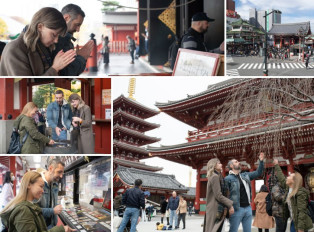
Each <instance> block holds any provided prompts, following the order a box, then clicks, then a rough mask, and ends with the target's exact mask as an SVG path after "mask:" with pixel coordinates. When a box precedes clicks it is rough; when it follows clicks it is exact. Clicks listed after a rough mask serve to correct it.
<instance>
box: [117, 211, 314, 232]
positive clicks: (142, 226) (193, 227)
mask: <svg viewBox="0 0 314 232" xmlns="http://www.w3.org/2000/svg"><path fill="white" fill-rule="evenodd" d="M164 221H166V219H164ZM253 221H254V218H253V220H252V222H253ZM157 222H160V215H158V216H156V217H153V218H152V220H151V221H150V222H142V221H141V222H140V223H139V224H138V226H137V231H138V232H151V231H156V232H157V230H156V223H157ZM203 222H204V216H200V215H194V214H193V215H192V216H191V217H190V216H188V215H187V216H186V229H185V230H183V229H182V225H183V224H182V221H181V223H180V228H179V229H177V230H173V231H176V232H202V231H203V227H202V224H203ZM113 231H114V232H115V231H116V230H115V229H114V230H113ZM228 231H229V222H228V220H225V223H224V227H223V229H222V232H228ZM269 231H270V232H275V231H276V229H275V228H274V229H270V230H269ZM310 231H311V232H313V230H310ZM310 231H309V232H310ZM238 232H243V229H242V226H241V225H240V228H239V230H238ZM252 232H258V229H257V228H256V227H253V226H252ZM286 232H290V220H289V221H288V227H287V230H286Z"/></svg>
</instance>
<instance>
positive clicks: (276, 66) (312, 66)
mask: <svg viewBox="0 0 314 232" xmlns="http://www.w3.org/2000/svg"><path fill="white" fill-rule="evenodd" d="M226 60H227V70H226V75H227V76H263V69H264V57H259V56H248V57H239V56H230V55H228V56H227V59H226ZM267 67H268V74H269V76H314V59H313V57H311V58H310V62H309V66H308V69H306V68H305V64H304V62H301V61H298V60H297V57H291V58H290V59H287V60H281V59H269V60H267Z"/></svg>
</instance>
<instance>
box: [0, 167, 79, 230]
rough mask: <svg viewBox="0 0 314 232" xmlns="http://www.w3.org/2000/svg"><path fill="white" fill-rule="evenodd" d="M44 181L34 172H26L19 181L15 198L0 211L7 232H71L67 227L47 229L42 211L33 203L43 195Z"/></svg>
mask: <svg viewBox="0 0 314 232" xmlns="http://www.w3.org/2000/svg"><path fill="white" fill-rule="evenodd" d="M44 185H45V183H44V180H43V178H42V177H41V174H40V173H38V172H35V171H29V172H27V173H26V174H25V175H24V176H23V178H22V181H21V186H20V190H19V193H18V194H17V196H16V197H15V198H14V199H13V200H12V201H10V202H9V204H8V205H7V206H6V207H5V208H4V209H3V210H2V211H1V214H0V215H1V221H2V223H3V225H4V226H5V228H7V231H8V232H25V231H34V232H43V231H49V232H71V231H75V230H73V229H71V228H70V227H69V226H55V227H53V228H51V229H50V230H48V229H47V226H46V223H45V219H44V216H43V214H42V210H41V208H40V207H39V206H37V205H36V204H35V203H36V202H37V201H38V200H40V198H41V196H42V194H43V193H44Z"/></svg>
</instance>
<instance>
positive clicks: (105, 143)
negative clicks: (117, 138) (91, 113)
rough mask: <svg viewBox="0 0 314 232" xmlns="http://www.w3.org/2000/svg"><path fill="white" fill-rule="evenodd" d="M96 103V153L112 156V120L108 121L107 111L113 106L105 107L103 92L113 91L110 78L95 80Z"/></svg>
mask: <svg viewBox="0 0 314 232" xmlns="http://www.w3.org/2000/svg"><path fill="white" fill-rule="evenodd" d="M94 83H95V86H94V101H95V103H94V104H95V105H94V106H95V122H96V125H95V127H94V128H95V130H94V131H95V152H96V153H102V154H111V120H106V119H105V118H106V117H105V114H106V109H111V105H103V104H102V103H103V102H102V97H103V93H102V92H103V90H105V89H110V90H111V79H110V78H95V80H94Z"/></svg>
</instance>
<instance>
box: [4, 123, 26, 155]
mask: <svg viewBox="0 0 314 232" xmlns="http://www.w3.org/2000/svg"><path fill="white" fill-rule="evenodd" d="M20 122H21V121H19V124H18V125H17V127H16V128H13V132H12V134H11V141H10V145H9V149H8V154H21V150H22V147H23V145H24V143H25V141H26V139H27V137H28V132H26V134H25V135H24V137H23V139H22V143H21V140H20V133H19V131H18V128H19V125H20Z"/></svg>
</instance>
